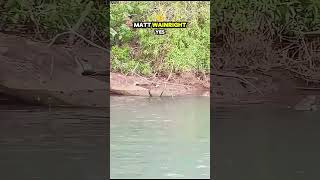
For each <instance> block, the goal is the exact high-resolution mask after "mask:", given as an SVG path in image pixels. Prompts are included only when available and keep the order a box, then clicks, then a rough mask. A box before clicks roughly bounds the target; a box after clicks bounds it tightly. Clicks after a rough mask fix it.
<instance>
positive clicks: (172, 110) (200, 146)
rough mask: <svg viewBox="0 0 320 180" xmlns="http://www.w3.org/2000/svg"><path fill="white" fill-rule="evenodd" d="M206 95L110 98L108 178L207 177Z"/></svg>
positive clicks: (207, 105)
mask: <svg viewBox="0 0 320 180" xmlns="http://www.w3.org/2000/svg"><path fill="white" fill-rule="evenodd" d="M209 103H210V101H209V98H174V99H172V98H142V97H113V98H111V130H110V131H111V162H110V163H111V178H169V179H170V178H209V177H210V173H209V169H210V166H209V164H210V153H209V152H210V148H209V146H210V138H209V133H210V128H209V125H210V124H209V123H210V121H209V120H210V113H209V110H210V108H209V107H210V106H209Z"/></svg>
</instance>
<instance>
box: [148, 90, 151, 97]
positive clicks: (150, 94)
mask: <svg viewBox="0 0 320 180" xmlns="http://www.w3.org/2000/svg"><path fill="white" fill-rule="evenodd" d="M150 91H151V89H149V90H148V92H149V96H150V97H152V94H151V92H150Z"/></svg>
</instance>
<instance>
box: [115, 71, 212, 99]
mask: <svg viewBox="0 0 320 180" xmlns="http://www.w3.org/2000/svg"><path fill="white" fill-rule="evenodd" d="M110 92H111V94H117V95H128V96H130V95H131V96H209V95H210V81H209V77H204V78H200V77H196V76H194V75H193V74H191V73H185V74H181V75H179V76H177V75H175V76H174V77H173V76H171V77H169V78H168V77H150V78H146V77H142V76H139V75H129V76H126V75H123V74H120V73H110Z"/></svg>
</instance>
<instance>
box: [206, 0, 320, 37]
mask: <svg viewBox="0 0 320 180" xmlns="http://www.w3.org/2000/svg"><path fill="white" fill-rule="evenodd" d="M211 7H212V9H211V11H212V12H213V17H212V18H213V19H212V20H213V22H214V28H215V29H219V28H221V26H225V25H229V26H231V27H232V28H233V29H234V30H238V31H241V32H246V31H251V32H252V31H259V30H261V29H259V28H261V25H264V26H268V28H270V30H271V31H273V34H274V35H278V36H280V35H291V36H292V35H299V34H301V32H305V31H314V30H318V29H319V27H320V16H319V9H320V1H318V0H291V1H288V0H215V1H212V6H211Z"/></svg>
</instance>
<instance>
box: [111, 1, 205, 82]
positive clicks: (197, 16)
mask: <svg viewBox="0 0 320 180" xmlns="http://www.w3.org/2000/svg"><path fill="white" fill-rule="evenodd" d="M209 10H210V8H209V2H151V1H149V2H117V3H113V4H111V9H110V12H111V13H110V16H111V17H110V18H111V30H110V32H111V40H112V46H113V47H112V51H111V54H112V56H111V64H112V69H113V70H114V71H121V72H125V73H130V72H131V73H132V72H134V73H138V74H143V75H146V76H148V75H151V74H154V73H157V74H163V75H168V74H169V73H180V72H186V71H189V72H193V73H208V72H209V70H210V19H209V17H210V16H209V15H210V13H209ZM129 15H132V16H133V17H132V20H133V21H137V22H150V21H156V20H160V21H161V20H163V21H187V22H188V23H189V24H188V26H187V28H186V29H166V34H165V35H162V36H157V35H155V34H154V29H134V30H133V29H131V28H130V27H128V26H127V24H126V21H128V16H129Z"/></svg>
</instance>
